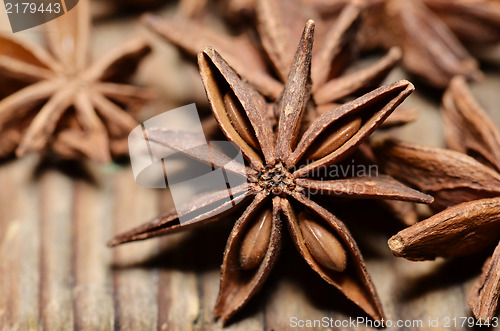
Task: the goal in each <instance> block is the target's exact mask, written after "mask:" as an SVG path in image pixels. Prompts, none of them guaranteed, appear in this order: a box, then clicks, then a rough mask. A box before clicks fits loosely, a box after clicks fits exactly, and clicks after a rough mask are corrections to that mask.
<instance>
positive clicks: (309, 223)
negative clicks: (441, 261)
mask: <svg viewBox="0 0 500 331" xmlns="http://www.w3.org/2000/svg"><path fill="white" fill-rule="evenodd" d="M314 26H315V25H314V22H313V21H312V20H311V21H308V22H307V24H306V27H305V29H304V32H303V34H302V38H301V40H300V42H299V46H298V49H297V51H296V53H295V57H294V60H293V63H292V65H291V69H290V70H289V74H288V79H287V80H286V84H285V87H284V90H283V94H282V96H281V98H279V101H277V102H273V103H271V104H268V103H267V102H266V100H265V98H264V96H263V95H262V94H261V93H259V92H258V91H257V90H256V89H254V88H253V87H252V86H251V85H250V84H248V83H247V82H245V80H243V79H242V78H240V76H239V75H238V74H237V72H236V71H235V70H233V69H232V68H231V67H230V66H229V65H228V64H227V62H226V61H225V60H224V59H223V58H222V56H221V55H219V53H217V52H216V51H215V50H214V49H213V48H208V49H206V50H205V51H204V52H202V53H201V54H200V55H199V58H198V60H199V66H200V72H201V76H202V79H203V83H204V86H205V89H206V92H207V95H208V98H209V101H210V104H211V107H212V111H213V114H214V116H215V117H216V119H217V121H218V123H219V125H220V128H221V130H222V131H223V132H224V134H225V135H226V137H227V139H229V140H230V141H232V142H233V143H235V144H236V145H237V146H238V147H239V148H240V149H241V152H242V154H243V156H244V158H245V159H246V161H247V162H248V164H249V165H248V166H246V165H243V164H239V163H235V162H233V163H230V165H229V166H227V162H228V160H231V158H228V156H226V155H224V154H222V153H219V152H217V150H216V149H213V150H212V155H211V156H210V155H207V153H206V152H205V153H203V152H200V151H192V150H187V151H185V150H183V148H182V146H183V145H186V146H188V145H190V144H189V143H190V139H192V135H190V134H189V133H183V132H179V131H176V132H173V131H166V130H160V129H157V130H149V132H146V134H147V136H148V138H149V140H151V141H153V142H157V143H159V144H161V145H164V146H167V147H169V148H171V149H174V150H178V151H183V152H184V153H188V154H189V155H190V156H191V157H192V158H195V159H197V160H200V161H202V162H205V163H207V164H215V165H217V166H224V165H225V168H226V170H228V171H231V172H233V173H235V174H239V175H241V176H243V177H244V178H245V179H246V183H245V184H242V185H240V186H239V187H237V188H236V189H232V190H231V192H229V191H228V190H224V191H217V192H214V193H213V194H209V195H204V196H202V197H200V198H198V199H193V201H192V202H191V203H190V204H189V206H187V207H186V208H183V210H184V213H182V214H179V215H178V214H177V212H176V211H175V210H172V211H170V212H167V213H166V214H164V215H161V216H159V217H157V218H155V219H154V220H153V221H151V222H149V223H146V224H145V225H143V226H140V227H138V228H136V229H132V230H131V231H129V232H126V233H123V234H120V235H118V236H116V237H115V238H114V239H113V240H112V241H111V242H110V245H112V246H113V245H117V244H121V243H124V242H129V241H134V240H142V239H147V238H151V237H154V236H159V235H164V234H169V233H173V232H178V231H182V230H186V229H190V228H192V227H195V226H200V225H203V224H206V223H207V222H212V221H216V220H218V219H220V218H221V217H227V213H223V214H220V213H219V212H220V210H221V208H223V207H225V206H226V205H228V204H230V203H234V202H233V201H231V202H225V204H224V205H222V207H221V206H219V205H218V206H217V207H215V208H214V207H212V206H213V205H214V202H216V201H221V200H223V199H226V198H228V197H229V196H233V198H234V200H236V201H238V202H240V205H237V206H238V207H239V206H241V205H243V206H247V207H246V209H245V210H244V212H243V214H242V215H241V217H240V218H239V219H238V221H236V223H235V225H234V228H233V230H232V232H231V234H230V236H229V239H228V242H227V246H226V250H225V253H224V262H223V265H222V270H221V283H220V292H219V297H218V299H217V303H216V307H215V315H216V316H221V317H222V320H223V322H226V321H227V320H228V319H229V318H231V316H233V315H234V314H235V313H236V312H237V311H239V310H240V309H241V308H242V307H243V306H244V305H245V304H246V303H247V302H248V300H250V299H251V297H252V296H253V295H254V294H255V293H256V292H257V291H258V290H259V289H260V288H261V286H262V285H263V283H264V281H265V279H266V278H267V276H268V275H269V273H270V271H271V269H272V267H273V265H274V263H275V261H276V259H277V257H278V253H279V251H280V246H281V244H280V243H281V240H282V237H281V236H282V233H283V232H284V228H283V224H282V223H285V224H286V225H285V226H286V227H287V228H288V233H289V234H290V236H291V237H292V240H293V242H294V243H295V245H296V247H297V249H298V250H299V252H300V254H301V255H302V257H303V258H304V259H305V260H306V262H307V263H308V265H309V266H310V267H311V268H312V269H313V270H314V271H315V272H317V273H318V274H319V275H320V276H321V277H322V278H323V279H324V280H325V281H326V282H328V283H329V284H331V285H333V286H335V287H336V288H338V289H339V290H340V291H341V292H342V293H343V294H344V295H345V296H346V297H347V298H348V299H350V300H351V301H353V302H354V303H355V304H357V305H358V306H359V307H361V308H362V309H363V310H364V311H365V312H366V313H368V314H369V315H370V316H372V317H373V318H375V319H381V318H383V316H384V315H383V311H382V307H381V305H380V301H379V299H378V296H377V294H376V292H375V289H374V287H373V284H372V282H371V280H370V276H369V275H368V273H367V270H366V266H365V264H364V262H363V258H362V256H361V254H360V251H359V249H358V247H357V245H356V242H355V241H354V239H353V238H352V236H351V235H350V233H349V231H348V230H347V228H346V226H345V225H344V224H343V223H342V222H341V221H340V220H338V219H337V218H336V217H335V216H334V215H333V214H332V213H331V212H330V211H328V210H327V209H326V208H324V207H322V206H320V205H319V204H318V203H316V202H315V201H314V193H313V192H318V191H319V192H321V194H322V195H332V196H335V197H341V198H349V197H350V198H373V199H398V200H407V201H414V202H425V203H429V202H431V201H432V198H431V197H430V196H428V195H425V194H422V193H420V192H418V191H415V190H412V189H409V188H407V187H405V186H404V185H401V184H400V183H398V182H397V181H395V180H394V179H392V178H391V177H388V176H380V177H377V176H372V177H353V178H348V177H345V178H344V177H341V178H315V177H314V176H312V174H313V173H314V172H315V171H316V170H318V169H320V168H321V167H325V166H330V165H333V164H338V163H339V162H340V161H341V160H343V159H345V158H346V157H348V156H349V155H350V154H352V152H354V151H355V150H356V148H357V147H358V146H359V145H360V144H361V143H362V142H363V141H364V140H365V139H366V138H368V136H369V135H370V134H371V133H372V132H373V131H374V130H375V129H376V128H377V127H378V126H380V125H381V124H382V122H383V121H384V120H385V119H386V118H387V117H388V116H389V114H390V113H391V112H392V111H393V110H394V109H395V108H396V107H397V106H398V105H399V104H400V103H401V102H402V101H403V100H404V99H405V98H406V97H407V96H408V95H409V94H410V93H411V92H412V91H413V86H412V85H411V83H409V82H407V81H399V82H396V83H393V84H389V85H385V86H383V87H380V88H378V89H376V90H374V91H372V92H370V93H368V94H365V95H363V96H362V97H360V98H358V99H356V100H354V101H352V102H349V103H346V104H343V105H341V106H337V107H332V108H331V109H330V110H329V111H325V112H324V113H323V114H322V115H321V116H319V117H318V118H317V119H316V120H314V121H313V122H312V123H311V124H310V125H308V127H307V128H305V129H304V128H303V125H304V123H305V122H304V120H303V115H304V112H305V109H306V108H307V107H309V105H310V104H311V102H312V98H311V58H312V46H313V34H314ZM268 108H275V109H276V111H275V112H273V113H277V114H279V120H278V125H277V129H276V130H273V125H272V122H271V120H269V118H268V116H266V114H267V113H268ZM301 165H302V166H301ZM235 208H237V207H233V208H231V209H230V211H234V209H235ZM186 213H195V214H196V213H197V216H195V217H194V218H191V219H189V220H188V221H186V222H182V223H180V222H179V217H180V216H183V215H188V214H186Z"/></svg>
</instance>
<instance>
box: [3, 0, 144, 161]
mask: <svg viewBox="0 0 500 331" xmlns="http://www.w3.org/2000/svg"><path fill="white" fill-rule="evenodd" d="M88 2H89V1H88V0H83V1H80V2H79V4H78V6H76V7H75V8H74V9H73V10H71V11H69V12H68V13H67V14H65V15H63V16H62V17H59V18H58V19H56V20H54V21H51V22H49V23H46V24H45V26H44V28H45V32H46V37H47V38H46V39H47V46H48V49H49V51H47V50H45V49H44V48H42V47H40V46H38V45H37V44H34V43H31V42H26V41H24V40H22V39H21V38H16V37H11V36H7V35H3V34H2V35H0V82H1V87H0V97H1V98H2V99H1V101H0V139H1V140H2V143H1V144H0V157H6V156H9V155H11V154H12V153H14V152H15V153H16V154H17V155H18V156H21V155H24V154H26V153H28V152H32V151H39V150H46V149H49V150H52V151H55V152H56V153H57V154H59V155H60V156H63V157H69V158H78V157H87V158H90V159H93V160H96V161H100V162H107V161H109V160H110V159H111V156H112V155H116V156H119V155H124V154H127V153H128V147H127V137H128V134H129V132H130V131H131V130H132V129H133V128H134V127H135V126H137V125H138V123H137V122H136V120H135V119H134V118H133V117H132V116H131V114H130V113H129V112H128V110H130V111H132V110H134V109H138V107H140V106H142V105H143V104H144V103H145V102H146V101H147V100H149V99H150V98H151V92H150V91H148V90H145V89H142V88H138V87H135V86H133V85H129V84H127V82H128V81H129V80H130V78H131V76H132V75H133V74H134V72H135V70H136V68H137V66H138V65H139V64H140V62H141V61H142V60H143V58H144V57H145V56H146V55H147V54H148V53H149V52H150V50H151V49H150V46H149V45H148V44H147V42H146V41H144V40H143V39H142V38H137V39H133V40H130V41H128V42H126V43H124V44H122V45H121V46H119V47H117V48H115V49H114V50H112V51H110V52H109V53H107V54H105V55H104V56H102V57H101V58H100V59H99V60H97V61H96V62H94V63H92V64H90V61H89V55H90V54H89V53H90V49H89V45H90V30H91V21H90V14H89V3H88Z"/></svg>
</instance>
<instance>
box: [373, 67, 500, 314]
mask: <svg viewBox="0 0 500 331" xmlns="http://www.w3.org/2000/svg"><path fill="white" fill-rule="evenodd" d="M442 111H443V117H444V124H445V134H446V141H447V144H448V146H449V147H450V148H451V149H453V151H452V150H443V149H438V148H430V147H422V146H418V145H415V144H408V143H403V142H398V141H391V140H388V141H385V142H384V143H383V144H380V146H378V148H377V152H378V153H379V155H381V156H382V157H381V161H382V163H383V168H384V170H385V171H386V172H387V173H389V174H391V175H393V176H394V177H396V178H398V179H400V180H402V181H405V182H407V183H409V184H411V185H413V186H415V187H418V188H419V189H421V190H422V191H424V192H427V193H429V194H432V195H433V196H434V198H435V204H434V205H433V207H434V209H436V210H442V209H444V208H446V207H448V206H451V207H449V208H447V209H445V210H444V211H441V212H440V213H438V214H436V215H434V216H432V217H430V218H429V219H426V220H424V221H422V222H420V223H418V224H416V225H413V226H411V227H409V228H407V229H405V230H403V231H401V232H399V233H398V234H397V235H395V236H393V237H392V238H391V239H390V240H389V247H390V248H391V250H392V251H393V252H394V254H395V255H397V256H402V257H405V258H407V259H410V260H429V259H434V258H435V257H437V256H443V257H452V256H460V255H469V254H474V253H477V252H481V251H484V250H485V249H487V248H490V247H494V246H495V245H496V248H495V250H494V252H493V255H492V256H491V258H489V259H488V260H487V261H486V263H485V265H484V267H483V272H482V274H481V276H480V277H479V279H478V280H477V281H476V283H475V284H474V286H473V287H472V289H471V291H470V293H469V305H470V307H471V308H472V311H473V313H474V315H475V316H476V317H477V318H480V319H483V320H486V319H488V318H489V319H490V320H491V318H492V317H493V316H494V315H495V313H496V311H497V306H498V300H499V296H500V243H499V240H500V132H499V131H498V130H497V128H496V127H495V126H494V125H493V123H492V122H491V121H490V120H489V118H488V116H487V115H486V113H485V112H484V110H482V109H481V107H480V106H479V105H478V104H477V102H476V101H475V100H474V98H473V97H472V95H471V93H470V91H469V90H468V88H467V84H466V82H465V80H464V78H462V77H456V78H454V79H453V80H452V82H451V84H450V87H449V89H448V90H447V92H446V93H445V95H444V97H443V104H442Z"/></svg>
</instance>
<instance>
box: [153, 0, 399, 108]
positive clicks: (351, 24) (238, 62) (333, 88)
mask: <svg viewBox="0 0 500 331" xmlns="http://www.w3.org/2000/svg"><path fill="white" fill-rule="evenodd" d="M255 10H256V21H257V24H256V25H257V31H258V36H257V38H254V37H255V36H253V35H252V34H250V33H242V34H239V35H237V36H227V35H226V36H224V35H221V34H219V33H216V32H215V31H212V30H210V29H209V28H208V27H207V26H206V25H202V24H200V23H198V22H196V21H193V20H186V19H180V18H177V19H173V20H163V19H161V18H159V17H157V16H154V15H145V16H144V22H145V24H146V25H147V26H148V27H149V28H151V29H152V30H153V31H155V32H157V33H158V34H159V35H160V36H162V37H163V38H165V39H166V40H168V41H169V42H171V43H172V44H173V45H175V46H176V47H178V48H179V49H181V50H182V51H184V52H185V53H187V54H188V55H189V56H190V57H191V58H193V59H195V58H196V55H197V54H198V53H199V52H200V51H201V50H203V49H204V48H205V47H206V46H212V47H214V48H216V49H217V50H218V51H219V52H220V54H221V55H222V56H223V57H224V58H225V59H226V60H227V61H228V63H229V64H230V65H231V66H232V67H233V68H234V69H235V70H237V71H238V73H239V74H240V75H241V76H242V78H243V79H245V80H247V81H248V82H250V83H251V84H252V85H253V86H254V87H255V88H256V89H257V90H258V91H259V92H260V93H262V94H263V95H264V96H266V97H267V98H269V99H271V100H276V99H277V98H279V97H280V95H281V92H282V90H283V86H284V84H285V82H286V78H287V77H288V71H289V68H290V66H291V64H292V61H293V54H294V52H295V47H296V45H297V43H298V41H299V38H300V34H301V31H302V27H303V25H304V23H305V22H306V21H307V20H308V19H309V18H313V19H314V20H315V22H317V27H318V28H317V30H318V31H317V32H316V44H315V48H314V51H313V64H312V69H311V79H312V97H313V99H314V101H315V102H316V105H317V106H318V107H317V109H316V107H315V108H314V109H312V110H311V111H313V112H316V113H318V112H319V113H321V111H322V110H323V109H329V108H330V106H331V104H332V103H333V102H336V101H339V100H341V99H342V98H344V97H346V96H352V95H353V94H355V93H356V92H360V91H366V90H370V89H371V88H374V87H376V86H378V84H379V83H380V82H381V81H382V80H383V79H384V78H385V77H386V75H387V74H388V72H389V71H390V70H391V69H392V68H393V67H394V65H395V64H396V63H397V62H398V60H399V59H400V57H401V52H400V50H399V49H398V48H393V49H391V50H390V51H389V52H388V53H387V55H385V56H384V57H382V58H381V59H379V60H378V61H377V62H375V63H374V64H372V65H370V66H367V67H365V68H362V69H358V70H354V71H352V72H350V73H347V74H346V73H345V69H346V68H347V67H348V65H349V64H350V63H351V62H352V61H353V59H354V58H355V53H356V46H357V45H356V43H355V42H354V41H355V36H356V33H357V30H358V27H359V24H360V15H361V6H360V5H359V4H358V3H356V2H354V3H352V4H349V5H347V6H345V8H344V9H343V10H342V12H341V13H340V15H339V17H338V18H337V19H335V20H329V21H326V20H322V19H321V18H320V17H319V15H318V13H316V12H315V11H314V9H313V8H312V7H311V6H306V5H304V4H302V3H300V2H299V1H297V0H257V1H256V3H255ZM332 21H333V22H332ZM255 39H257V41H258V42H255Z"/></svg>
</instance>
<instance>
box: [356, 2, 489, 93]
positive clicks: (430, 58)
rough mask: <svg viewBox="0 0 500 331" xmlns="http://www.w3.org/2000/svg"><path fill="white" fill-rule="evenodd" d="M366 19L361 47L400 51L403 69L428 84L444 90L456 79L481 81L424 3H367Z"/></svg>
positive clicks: (471, 60)
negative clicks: (455, 77) (392, 48)
mask: <svg viewBox="0 0 500 331" xmlns="http://www.w3.org/2000/svg"><path fill="white" fill-rule="evenodd" d="M447 2H456V1H447ZM365 18H366V19H365V21H364V23H365V24H364V27H363V29H362V33H361V34H360V35H361V44H363V45H364V47H365V48H368V49H369V48H388V47H394V46H395V45H397V46H399V47H401V49H402V50H403V61H402V62H403V65H404V67H405V68H406V69H407V70H408V71H409V72H411V73H412V74H415V75H417V76H418V77H420V78H421V79H422V80H424V81H425V82H427V83H428V84H431V85H432V86H435V87H438V88H443V89H444V88H446V86H447V85H448V83H449V81H450V79H451V78H452V77H453V76H455V75H463V76H466V77H467V78H468V79H477V78H478V77H480V72H479V69H478V63H477V61H476V60H475V59H474V58H472V56H471V55H470V54H469V53H468V51H467V49H466V48H465V47H464V46H463V45H462V44H461V43H460V41H459V40H458V38H457V37H456V36H455V35H454V33H453V31H452V30H450V29H449V28H448V26H447V25H446V24H445V23H444V22H443V21H442V20H441V19H440V17H439V16H437V15H436V14H435V13H434V12H433V11H432V10H431V9H430V8H429V7H427V5H426V3H424V1H422V0H412V1H407V0H404V1H401V0H373V1H369V6H368V10H367V14H366V16H365Z"/></svg>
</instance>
